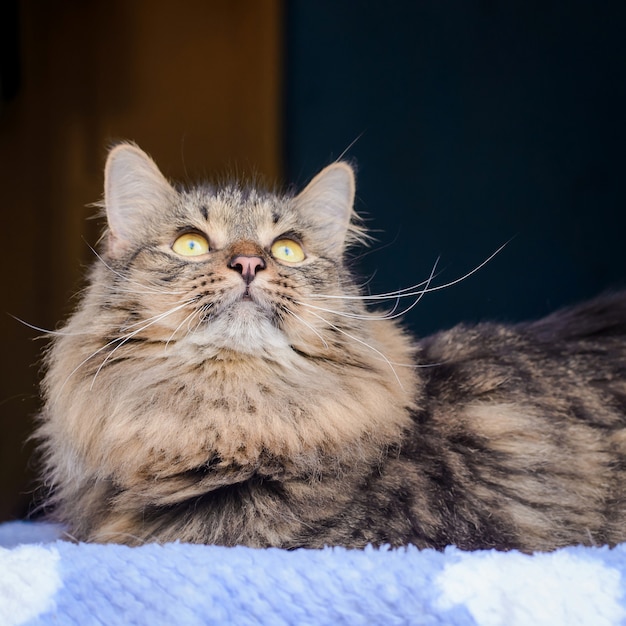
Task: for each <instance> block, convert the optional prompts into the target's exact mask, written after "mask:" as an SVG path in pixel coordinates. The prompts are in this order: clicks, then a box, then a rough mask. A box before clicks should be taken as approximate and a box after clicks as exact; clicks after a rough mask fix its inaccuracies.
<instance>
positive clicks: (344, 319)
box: [38, 144, 626, 551]
mask: <svg viewBox="0 0 626 626" xmlns="http://www.w3.org/2000/svg"><path fill="white" fill-rule="evenodd" d="M353 197H354V179H353V173H352V170H351V168H350V167H349V166H348V165H346V164H345V163H336V164H334V165H331V166H329V167H328V168H326V169H325V170H324V171H322V172H321V173H320V174H319V175H318V176H317V177H316V178H315V179H314V180H313V181H312V182H311V183H310V184H309V186H308V187H307V188H306V189H305V190H304V191H303V192H302V193H300V194H299V195H297V196H295V197H290V196H284V197H282V196H277V195H273V194H269V193H262V192H259V191H255V190H250V189H244V188H240V187H226V188H223V189H217V190H216V189H213V188H210V187H203V186H200V187H196V188H193V189H190V190H185V189H175V188H173V187H172V186H171V185H170V184H169V183H168V182H167V181H166V180H165V178H163V176H162V175H161V174H160V172H159V171H158V169H157V168H156V166H155V165H154V163H153V162H152V161H151V160H150V159H149V157H148V156H147V155H145V154H144V153H143V152H141V151H140V150H139V149H138V148H136V147H135V146H132V145H129V144H123V145H120V146H117V147H116V148H114V149H113V150H112V152H111V154H110V155H109V159H108V161H107V167H106V173H105V203H104V204H105V208H106V213H107V217H108V223H109V228H108V230H107V233H106V236H105V243H104V246H103V250H102V256H101V257H100V258H99V260H98V261H96V263H95V265H94V267H93V269H92V272H91V277H90V282H89V287H88V288H87V290H86V291H85V294H84V297H83V300H82V302H81V304H80V306H79V308H78V310H77V311H76V313H75V314H74V315H73V316H72V317H71V318H70V320H69V322H68V323H67V325H66V326H65V328H64V329H63V330H62V331H60V332H59V333H55V335H56V336H55V337H54V339H53V342H52V345H51V347H50V349H49V352H48V354H47V374H46V377H45V380H44V385H43V388H44V395H45V407H44V410H43V412H42V415H41V423H40V427H39V430H38V437H39V438H40V439H41V441H42V444H41V445H42V450H43V453H44V458H45V465H46V470H45V480H46V484H47V485H48V486H49V487H50V491H51V498H50V503H51V505H52V507H53V514H54V516H55V517H56V519H59V520H61V521H62V522H64V523H65V524H67V525H68V527H69V532H70V534H71V535H72V536H74V537H75V538H77V539H79V540H85V541H98V542H108V541H113V542H123V543H128V544H138V543H142V542H146V541H153V540H156V541H162V542H164V541H172V540H176V539H180V540H181V541H188V542H202V543H217V544H224V545H234V544H246V545H249V546H280V547H284V548H296V547H300V546H305V547H314V548H317V547H321V546H324V545H344V546H351V547H362V546H365V545H366V544H368V543H372V544H391V545H396V546H397V545H402V544H408V543H412V544H415V545H417V546H419V547H436V548H441V547H443V546H446V545H449V544H455V545H457V546H459V547H461V548H465V549H476V548H491V547H495V548H499V549H510V548H519V549H521V550H525V551H532V550H550V549H554V548H557V547H559V546H564V545H568V544H587V545H589V544H605V543H609V544H614V543H617V542H620V541H624V540H626V523H625V522H626V493H625V490H626V382H625V381H626V295H625V294H618V295H612V296H606V297H603V298H600V299H598V300H595V301H592V302H590V303H587V304H584V305H582V306H579V307H577V308H573V309H569V310H565V311H562V312H559V313H556V314H554V315H552V316H550V317H548V318H546V319H544V320H541V321H539V322H534V323H526V324H519V325H515V326H505V325H496V324H480V325H478V326H474V327H466V326H458V327H456V328H454V329H452V330H450V331H447V332H442V333H439V334H437V335H435V336H432V337H430V338H428V339H425V340H423V341H420V342H415V341H413V340H412V339H411V338H410V337H409V336H407V334H406V333H405V332H404V331H403V330H402V329H401V328H400V326H399V325H398V324H397V323H396V321H395V320H393V319H390V316H387V317H389V319H387V318H386V317H385V316H382V315H381V314H380V312H370V311H368V310H367V309H366V307H365V300H364V299H362V298H360V297H358V296H359V289H358V288H357V287H356V286H355V284H354V283H353V281H352V278H351V276H350V274H349V272H348V270H347V269H346V267H345V264H344V252H345V249H346V247H347V246H348V245H350V244H352V243H355V242H357V241H359V240H362V239H363V237H364V235H363V231H362V230H361V229H360V227H359V226H358V220H357V219H356V216H355V215H354V213H353V209H352V205H353ZM190 229H193V230H194V231H198V232H201V233H204V234H205V235H206V236H207V238H208V240H209V242H210V244H211V250H210V252H208V253H207V254H204V255H201V256H199V257H192V258H189V257H181V256H179V255H178V254H176V253H175V252H174V251H173V250H172V248H171V245H172V242H173V241H174V240H175V239H176V237H177V236H178V235H179V234H180V233H181V232H183V231H186V230H190ZM284 236H288V237H289V238H291V239H294V240H296V241H298V242H299V243H300V244H301V245H302V247H303V249H304V251H305V253H306V255H307V256H306V259H304V260H303V261H302V262H299V263H295V264H290V263H286V262H282V263H281V262H279V261H277V260H275V259H274V258H272V255H271V254H270V252H269V250H270V247H271V245H272V243H273V242H274V241H275V240H276V239H278V238H282V237H284ZM242 254H244V255H258V256H259V257H261V258H262V259H263V261H264V262H265V264H266V267H265V268H264V269H262V270H260V271H258V273H257V275H256V277H255V278H254V280H253V281H252V282H251V283H250V285H249V293H248V294H246V283H245V281H244V279H243V275H242V274H241V273H239V272H238V271H237V270H236V269H232V268H230V267H229V261H230V260H231V259H232V258H233V257H235V256H237V255H242Z"/></svg>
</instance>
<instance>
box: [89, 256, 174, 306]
mask: <svg viewBox="0 0 626 626" xmlns="http://www.w3.org/2000/svg"><path fill="white" fill-rule="evenodd" d="M87 245H88V247H89V249H90V250H91V251H92V252H93V253H94V255H95V256H96V258H97V259H98V260H99V261H100V262H101V263H102V265H104V267H106V268H107V269H108V270H109V271H110V272H112V273H113V274H115V275H116V276H117V277H118V278H121V279H122V280H123V281H126V282H128V283H130V284H132V285H137V286H139V287H142V288H145V289H148V290H149V291H148V292H147V293H149V294H150V293H161V294H166V295H167V294H174V295H179V294H183V293H184V291H170V290H165V289H163V286H162V285H158V284H156V283H149V284H144V283H140V282H137V281H135V280H132V279H131V278H128V276H124V274H122V273H121V272H118V271H117V270H116V269H115V268H113V267H111V266H110V265H109V264H108V263H107V262H106V261H105V260H104V259H103V258H102V256H101V255H100V254H98V251H97V250H95V249H94V248H93V247H92V246H90V245H89V244H87ZM131 293H132V292H131Z"/></svg>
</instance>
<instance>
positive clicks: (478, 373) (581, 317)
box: [420, 291, 626, 413]
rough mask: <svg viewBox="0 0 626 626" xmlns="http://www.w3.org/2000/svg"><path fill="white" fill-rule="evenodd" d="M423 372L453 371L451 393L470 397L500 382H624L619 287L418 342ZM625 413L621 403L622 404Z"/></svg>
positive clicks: (519, 386) (624, 331)
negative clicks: (542, 312)
mask: <svg viewBox="0 0 626 626" xmlns="http://www.w3.org/2000/svg"><path fill="white" fill-rule="evenodd" d="M420 348H421V350H422V354H421V361H422V363H423V364H425V365H427V367H426V368H425V375H426V378H428V379H429V380H430V381H431V384H436V382H437V381H445V380H451V379H453V378H454V377H455V376H458V378H457V384H456V385H455V387H456V391H457V392H458V393H459V394H464V393H469V394H470V395H474V396H476V397H478V396H480V395H482V394H483V393H490V392H492V391H495V390H497V389H499V388H502V387H503V386H504V387H506V388H507V390H508V391H511V390H518V391H519V392H520V393H524V392H528V393H533V392H535V393H536V392H538V391H540V390H543V391H544V392H545V391H547V389H546V385H550V384H552V385H553V391H554V393H555V394H557V393H558V391H559V389H560V388H561V386H562V385H566V386H567V385H571V384H577V385H581V387H579V391H580V393H584V391H585V389H584V387H585V386H586V385H594V384H596V383H598V381H600V380H606V381H610V382H611V383H614V384H615V387H616V389H618V388H624V386H626V291H622V292H617V293H610V294H606V295H603V296H600V297H598V298H595V299H593V300H589V301H587V302H584V303H582V304H578V305H575V306H571V307H567V308H563V309H561V310H558V311H556V312H554V313H552V314H550V315H548V316H547V317H544V318H542V319H540V320H537V321H532V322H523V323H520V324H515V325H511V324H498V323H491V322H488V323H480V324H476V325H473V326H471V325H465V324H460V325H458V326H456V327H454V328H452V329H450V330H447V331H442V332H439V333H436V334H434V335H432V336H430V337H427V338H425V339H423V340H422V341H421V342H420ZM621 408H622V412H623V413H626V404H624V406H622V407H621Z"/></svg>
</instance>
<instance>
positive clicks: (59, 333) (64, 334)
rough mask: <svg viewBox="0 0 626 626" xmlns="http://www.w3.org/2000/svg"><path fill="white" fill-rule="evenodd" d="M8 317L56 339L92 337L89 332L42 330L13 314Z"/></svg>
mask: <svg viewBox="0 0 626 626" xmlns="http://www.w3.org/2000/svg"><path fill="white" fill-rule="evenodd" d="M7 315H9V316H10V317H12V318H13V319H14V320H16V321H18V322H19V323H20V324H24V326H27V327H28V328H32V329H33V330H36V331H38V332H40V333H44V334H45V335H50V336H56V337H79V336H80V335H90V334H91V333H90V332H87V331H84V332H80V333H67V332H64V331H62V330H48V329H46V328H41V327H39V326H35V325H34V324H29V323H28V322H25V321H24V320H23V319H20V318H19V317H16V316H15V315H13V314H12V313H7Z"/></svg>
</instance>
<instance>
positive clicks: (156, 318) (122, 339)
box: [89, 301, 190, 390]
mask: <svg viewBox="0 0 626 626" xmlns="http://www.w3.org/2000/svg"><path fill="white" fill-rule="evenodd" d="M189 302H190V301H186V302H183V303H182V304H179V305H178V306H176V307H174V308H173V309H170V310H169V311H165V313H161V314H160V315H155V316H154V317H153V318H152V321H151V322H149V323H147V324H144V325H143V326H141V327H140V328H138V329H137V330H134V331H133V332H132V333H129V334H128V335H126V336H124V337H119V338H118V339H116V340H115V341H119V343H118V345H117V346H115V348H113V350H111V352H109V354H107V356H106V358H105V359H104V361H102V363H100V365H99V367H98V369H97V370H96V373H95V374H94V376H93V379H92V381H91V385H90V386H89V389H90V390H91V389H93V385H94V383H95V382H96V378H97V377H98V374H99V373H100V370H101V369H102V368H103V367H104V366H105V365H106V364H107V362H108V361H109V359H110V358H111V357H112V356H113V355H114V354H115V352H117V350H119V349H120V348H121V347H122V346H123V345H124V344H125V343H127V342H128V341H130V340H131V339H132V338H133V337H135V336H136V335H137V334H138V333H140V332H142V331H144V330H146V328H149V327H150V326H152V325H153V324H156V323H157V322H160V321H161V320H163V319H165V318H166V317H168V316H170V315H172V314H173V313H176V312H177V311H180V310H181V309H182V308H184V307H186V306H187V305H188V304H189ZM110 343H111V342H110ZM113 343H114V342H113ZM107 345H109V344H107Z"/></svg>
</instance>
